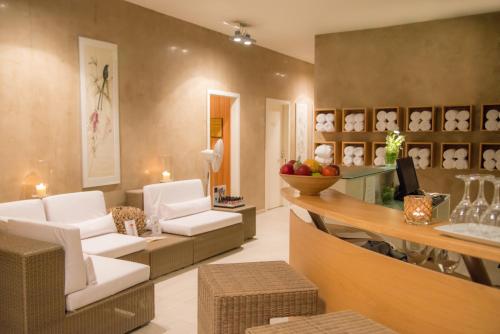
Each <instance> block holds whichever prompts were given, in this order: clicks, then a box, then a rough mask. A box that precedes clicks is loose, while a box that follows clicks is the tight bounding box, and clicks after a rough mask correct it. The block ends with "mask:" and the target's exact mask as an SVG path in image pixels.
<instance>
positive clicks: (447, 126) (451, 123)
mask: <svg viewBox="0 0 500 334" xmlns="http://www.w3.org/2000/svg"><path fill="white" fill-rule="evenodd" d="M457 125H458V123H457V121H446V123H444V129H445V130H446V131H453V130H455V129H456V128H457Z"/></svg>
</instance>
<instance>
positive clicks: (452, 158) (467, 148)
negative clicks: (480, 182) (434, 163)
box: [439, 143, 472, 169]
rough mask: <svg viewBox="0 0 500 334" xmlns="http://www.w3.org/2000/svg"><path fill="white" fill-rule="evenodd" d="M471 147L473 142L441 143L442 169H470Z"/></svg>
mask: <svg viewBox="0 0 500 334" xmlns="http://www.w3.org/2000/svg"><path fill="white" fill-rule="evenodd" d="M471 147H472V144H471V143H441V150H440V152H439V157H440V158H439V161H440V162H439V167H440V168H442V169H470V166H471ZM445 155H446V157H445Z"/></svg>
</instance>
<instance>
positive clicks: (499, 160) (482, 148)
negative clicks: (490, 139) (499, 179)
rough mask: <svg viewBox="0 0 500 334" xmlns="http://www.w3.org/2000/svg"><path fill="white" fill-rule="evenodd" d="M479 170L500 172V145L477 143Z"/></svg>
mask: <svg viewBox="0 0 500 334" xmlns="http://www.w3.org/2000/svg"><path fill="white" fill-rule="evenodd" d="M479 169H480V170H488V171H491V172H493V171H499V170H500V143H479Z"/></svg>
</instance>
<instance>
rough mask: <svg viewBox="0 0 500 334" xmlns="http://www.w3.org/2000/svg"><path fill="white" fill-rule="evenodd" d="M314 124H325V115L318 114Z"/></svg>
mask: <svg viewBox="0 0 500 334" xmlns="http://www.w3.org/2000/svg"><path fill="white" fill-rule="evenodd" d="M316 122H318V123H325V122H326V117H325V114H318V115H317V116H316Z"/></svg>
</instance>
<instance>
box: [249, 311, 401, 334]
mask: <svg viewBox="0 0 500 334" xmlns="http://www.w3.org/2000/svg"><path fill="white" fill-rule="evenodd" d="M271 333H273V334H327V333H328V334H346V333H349V334H394V333H396V332H394V331H393V330H391V329H389V328H387V327H384V326H382V325H381V324H379V323H376V322H375V321H373V320H370V319H368V318H365V317H364V316H362V315H361V314H358V313H356V312H353V311H341V312H335V313H328V314H321V315H315V316H312V317H306V318H302V319H298V320H292V321H289V322H285V323H281V324H276V325H267V326H260V327H254V328H249V329H247V330H246V334H271Z"/></svg>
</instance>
